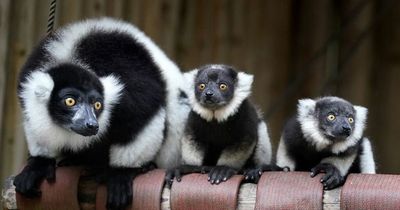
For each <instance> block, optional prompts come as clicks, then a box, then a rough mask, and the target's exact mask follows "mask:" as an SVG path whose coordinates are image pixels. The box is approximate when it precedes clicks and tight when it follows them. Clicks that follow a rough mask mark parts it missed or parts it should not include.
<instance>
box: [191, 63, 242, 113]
mask: <svg viewBox="0 0 400 210" xmlns="http://www.w3.org/2000/svg"><path fill="white" fill-rule="evenodd" d="M236 78H237V73H236V72H235V71H234V70H233V69H232V68H231V67H229V66H224V65H214V66H213V65H212V66H205V67H203V68H202V69H199V72H198V74H197V76H196V79H195V96H196V100H197V101H198V102H199V103H200V104H201V105H202V106H204V107H206V108H208V109H212V110H216V109H218V108H221V107H223V106H224V105H226V104H228V103H229V101H230V100H231V99H232V98H233V95H234V91H235V83H236Z"/></svg>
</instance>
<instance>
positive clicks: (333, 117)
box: [327, 114, 336, 121]
mask: <svg viewBox="0 0 400 210" xmlns="http://www.w3.org/2000/svg"><path fill="white" fill-rule="evenodd" d="M327 118H328V120H330V121H334V120H335V119H336V117H335V115H333V114H330V115H328V117H327Z"/></svg>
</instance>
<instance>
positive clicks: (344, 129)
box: [277, 96, 375, 190]
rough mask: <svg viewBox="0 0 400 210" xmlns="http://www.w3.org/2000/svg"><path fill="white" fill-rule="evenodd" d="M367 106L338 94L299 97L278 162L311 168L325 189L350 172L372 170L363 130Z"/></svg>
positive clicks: (279, 152) (371, 161)
mask: <svg viewBox="0 0 400 210" xmlns="http://www.w3.org/2000/svg"><path fill="white" fill-rule="evenodd" d="M366 120H367V109H366V108H364V107H361V106H355V105H353V104H351V103H350V102H348V101H346V100H344V99H342V98H338V97H332V96H330V97H322V98H319V99H316V100H313V99H301V100H299V103H298V106H297V115H296V116H295V117H293V118H291V119H290V120H289V121H288V122H287V124H286V126H285V128H284V130H283V134H282V137H281V140H280V143H279V147H278V152H277V165H278V166H280V167H289V168H290V170H291V171H311V176H312V177H314V176H316V175H317V174H319V173H325V175H324V176H322V178H321V183H322V184H323V186H324V189H327V190H329V189H333V188H335V187H338V186H340V185H342V184H343V183H344V181H345V179H346V177H347V175H348V174H349V173H369V174H374V173H375V162H374V157H373V153H372V149H371V143H370V141H369V140H368V139H367V138H366V137H364V135H363V132H364V129H365V124H366Z"/></svg>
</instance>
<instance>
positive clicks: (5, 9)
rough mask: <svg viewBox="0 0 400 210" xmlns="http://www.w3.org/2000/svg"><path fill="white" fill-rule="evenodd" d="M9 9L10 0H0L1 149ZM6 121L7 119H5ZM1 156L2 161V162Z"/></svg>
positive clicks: (0, 146) (0, 141)
mask: <svg viewBox="0 0 400 210" xmlns="http://www.w3.org/2000/svg"><path fill="white" fill-rule="evenodd" d="M9 11H10V0H4V1H0V46H3V47H1V48H0V151H1V150H2V148H3V144H4V139H3V138H1V137H2V132H3V131H4V128H3V109H4V104H5V97H4V96H5V91H6V89H5V87H6V75H7V74H6V68H7V65H6V60H7V59H6V58H7V54H8V38H9ZM4 122H5V121H4ZM1 160H2V157H1V156H0V163H1V162H2V161H1Z"/></svg>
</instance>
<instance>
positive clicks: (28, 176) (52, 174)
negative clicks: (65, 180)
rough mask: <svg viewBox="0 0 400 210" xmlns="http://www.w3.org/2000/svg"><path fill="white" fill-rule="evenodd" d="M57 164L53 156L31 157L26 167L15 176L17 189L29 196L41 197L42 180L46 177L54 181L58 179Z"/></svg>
mask: <svg viewBox="0 0 400 210" xmlns="http://www.w3.org/2000/svg"><path fill="white" fill-rule="evenodd" d="M55 164H56V161H55V159H52V158H44V157H30V158H29V159H28V163H27V165H26V166H25V168H24V169H23V170H22V171H21V173H19V174H18V175H17V176H15V178H14V185H15V191H17V192H18V193H21V194H22V195H24V196H26V197H29V198H33V197H39V196H40V195H41V191H40V189H39V187H40V184H41V182H42V181H43V180H44V179H46V180H47V181H48V182H54V181H55V179H56V166H55Z"/></svg>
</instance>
